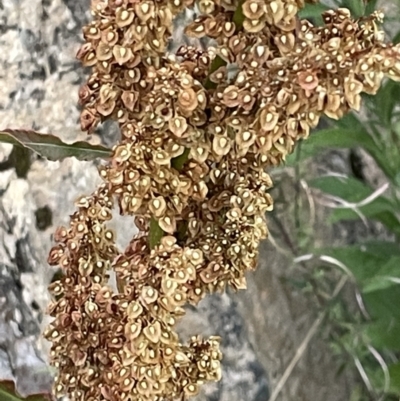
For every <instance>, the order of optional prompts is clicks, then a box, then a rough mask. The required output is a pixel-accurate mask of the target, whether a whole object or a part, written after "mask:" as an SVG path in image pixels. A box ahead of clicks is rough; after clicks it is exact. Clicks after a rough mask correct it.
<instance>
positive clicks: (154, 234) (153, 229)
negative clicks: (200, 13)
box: [149, 0, 245, 249]
mask: <svg viewBox="0 0 400 401" xmlns="http://www.w3.org/2000/svg"><path fill="white" fill-rule="evenodd" d="M244 1H245V0H240V1H239V5H238V7H237V9H236V11H235V13H234V14H233V18H232V21H233V22H234V23H235V25H236V32H237V31H238V30H240V29H242V27H243V21H244V15H243V9H242V5H243V3H244ZM226 64H227V63H226V61H225V60H223V59H222V58H221V57H220V56H217V57H215V59H214V60H213V62H212V63H211V66H210V72H209V75H211V74H212V73H213V72H215V71H217V70H218V68H220V67H222V66H224V65H226ZM204 87H205V89H214V88H215V87H216V84H215V83H214V82H212V81H210V78H207V81H206V82H205V84H204ZM189 152H190V149H185V151H184V152H183V153H182V154H181V155H180V156H178V157H175V158H174V159H172V160H171V166H172V167H173V168H175V169H176V170H178V171H181V170H182V168H183V166H184V165H185V163H186V162H187V160H188V158H189ZM183 227H184V226H183ZM185 231H186V230H185ZM163 236H164V231H163V230H162V229H161V228H160V226H159V225H158V221H157V220H156V219H155V218H154V217H152V218H151V220H150V232H149V245H150V249H153V248H154V247H156V246H157V245H158V244H159V243H160V241H161V238H162V237H163ZM178 236H179V237H181V238H183V236H184V233H183V231H182V227H181V229H180V230H179V233H178Z"/></svg>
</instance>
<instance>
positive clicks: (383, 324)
mask: <svg viewBox="0 0 400 401" xmlns="http://www.w3.org/2000/svg"><path fill="white" fill-rule="evenodd" d="M399 333H400V322H399V321H398V320H397V321H396V320H395V319H393V318H389V319H378V320H376V321H374V322H372V323H369V324H368V325H367V326H366V328H365V335H366V336H367V338H368V340H369V341H370V343H371V344H372V345H373V346H374V347H375V348H377V349H384V348H389V349H391V350H392V351H400V335H399Z"/></svg>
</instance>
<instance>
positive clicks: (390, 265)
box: [362, 256, 400, 340]
mask: <svg viewBox="0 0 400 401" xmlns="http://www.w3.org/2000/svg"><path fill="white" fill-rule="evenodd" d="M399 284H400V257H399V256H392V258H390V259H389V261H388V262H386V263H384V264H383V265H381V266H379V268H378V269H377V272H376V274H375V275H374V276H373V277H371V278H369V279H367V280H365V281H364V283H363V285H362V291H363V292H364V293H367V292H373V291H377V290H383V289H385V288H388V287H391V286H392V285H399ZM399 333H400V332H399ZM399 340H400V335H399Z"/></svg>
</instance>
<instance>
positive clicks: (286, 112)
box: [45, 0, 400, 401]
mask: <svg viewBox="0 0 400 401" xmlns="http://www.w3.org/2000/svg"><path fill="white" fill-rule="evenodd" d="M303 5H304V4H303V1H300V0H298V1H295V0H292V1H290V0H286V1H283V0H274V1H270V0H264V1H261V0H246V1H226V0H225V1H208V0H206V1H201V0H200V1H198V2H194V1H190V0H189V1H185V2H183V1H180V0H173V1H164V0H162V1H151V0H145V1H132V0H93V1H92V15H93V22H91V23H90V24H89V25H88V26H87V27H85V28H84V38H85V44H84V45H83V46H82V48H81V49H80V51H79V52H78V58H79V59H80V60H81V61H82V63H83V65H84V66H89V67H92V74H91V76H90V77H89V79H88V81H87V83H86V85H84V86H83V87H82V88H81V90H80V93H79V96H80V102H81V105H82V106H83V111H82V115H81V126H82V129H83V130H87V131H89V132H90V131H92V130H93V129H95V127H96V126H97V124H98V123H100V122H102V121H105V120H107V119H113V120H115V121H117V122H118V123H119V126H120V130H121V133H122V140H121V142H120V143H119V144H118V145H116V146H115V147H114V149H113V153H112V156H111V158H110V162H109V163H108V164H106V165H104V166H102V167H101V168H100V175H101V177H102V178H103V180H104V182H103V184H102V185H101V186H100V187H99V188H98V189H97V190H96V191H95V192H94V193H93V194H91V195H89V196H83V197H81V198H80V199H79V200H78V201H77V203H76V206H77V211H76V212H75V213H74V214H73V215H72V216H71V223H70V226H69V227H68V228H65V227H60V228H59V229H58V230H57V232H56V234H55V239H56V241H57V242H58V244H57V245H56V246H55V247H54V248H53V249H52V250H51V253H50V255H49V263H50V264H51V265H57V266H60V267H61V268H62V270H63V272H64V276H63V277H62V279H61V280H59V281H57V282H54V283H53V284H52V285H51V286H50V291H51V293H52V295H53V296H54V301H53V303H52V304H51V305H50V306H49V314H50V315H51V316H53V317H54V318H55V319H54V321H53V322H52V323H51V325H50V327H49V328H48V329H47V331H46V333H45V336H46V338H48V339H49V340H50V341H51V342H52V350H51V358H52V363H53V364H54V366H55V367H56V368H57V369H58V370H59V374H58V376H57V378H56V384H55V394H56V395H57V396H59V395H65V394H67V395H69V397H70V398H71V399H72V400H82V401H83V400H84V401H91V400H110V401H114V400H115V401H116V400H138V401H139V400H141V401H145V400H154V401H155V400H162V399H175V398H179V397H182V398H187V397H189V396H192V395H195V394H196V393H197V392H198V390H199V386H200V385H201V384H202V383H204V382H206V381H210V380H218V379H219V378H220V375H221V369H220V360H221V352H220V350H219V338H218V337H211V338H209V339H205V340H204V339H202V338H200V337H198V336H195V337H193V338H192V339H191V341H190V343H189V344H187V345H184V344H182V343H181V342H180V341H179V338H178V335H177V333H176V330H175V325H176V323H177V321H178V320H179V319H180V318H182V316H183V315H184V308H183V307H184V306H185V304H187V303H191V304H196V303H197V302H199V301H200V300H201V299H202V298H203V297H204V296H205V295H206V294H207V293H210V292H213V291H221V290H223V289H224V288H225V287H226V285H230V286H232V287H233V288H234V289H242V288H245V287H246V281H245V273H246V271H249V270H252V269H254V268H255V266H256V262H257V249H258V245H259V242H260V240H261V239H263V238H265V237H266V235H267V227H266V223H265V217H264V214H265V212H266V211H268V210H271V208H272V199H271V196H270V195H269V194H268V192H267V191H268V189H269V188H270V187H271V186H272V182H271V179H270V177H269V175H268V174H267V172H266V170H267V169H268V168H270V167H273V166H276V165H278V164H279V163H281V162H282V161H283V160H284V159H285V156H286V155H287V154H289V153H291V152H292V150H293V147H294V145H295V144H296V142H297V141H298V140H299V139H304V138H307V136H308V135H309V132H310V129H312V128H314V127H315V126H316V125H317V124H318V121H319V118H320V116H322V115H324V114H325V115H327V116H329V117H331V118H336V119H337V118H340V117H342V116H343V115H344V114H345V113H346V112H348V111H349V110H350V109H358V108H359V106H360V99H361V98H360V93H361V92H366V93H370V94H374V93H375V92H376V91H377V89H378V88H379V85H380V83H381V80H382V78H383V77H384V76H389V77H390V78H393V79H400V48H399V47H398V46H392V45H387V44H384V43H383V35H382V32H381V31H380V30H379V28H378V27H377V24H378V23H379V21H380V19H381V15H380V14H379V13H374V14H373V15H372V16H371V17H365V18H361V19H358V20H353V19H352V18H351V15H350V13H349V12H348V10H346V9H339V10H336V11H328V12H326V13H325V14H324V15H323V18H324V22H325V25H324V26H322V27H314V26H313V25H312V24H311V23H309V22H308V21H306V20H299V18H298V17H297V13H298V11H299V9H300V8H301V7H302V6H303ZM194 6H196V7H197V8H198V10H199V11H200V13H201V16H200V17H199V18H197V19H195V20H194V21H193V22H192V23H190V24H189V25H188V26H187V27H186V34H187V35H189V36H192V37H196V38H203V37H208V38H211V39H212V44H213V47H210V48H209V49H206V50H204V49H197V48H193V47H188V46H184V47H181V48H180V49H179V50H178V51H177V53H176V54H169V53H168V51H167V49H168V42H169V39H170V37H171V35H172V21H173V19H174V17H175V16H176V15H178V14H179V13H180V12H182V11H183V10H184V9H185V8H186V7H194ZM115 204H116V205H118V206H119V210H120V213H121V214H123V215H128V216H134V221H135V224H136V225H137V227H138V228H139V230H140V233H139V234H138V235H137V236H135V237H134V238H133V239H132V241H131V242H130V244H129V246H128V247H127V249H126V250H125V251H124V252H121V251H119V250H118V249H117V248H116V246H115V234H114V233H113V232H112V231H111V230H109V229H108V228H107V221H109V220H110V219H111V218H112V212H113V208H114V205H115ZM111 271H113V272H115V275H116V278H117V287H118V288H117V289H113V288H111V286H110V285H109V284H108V281H109V275H110V272H111Z"/></svg>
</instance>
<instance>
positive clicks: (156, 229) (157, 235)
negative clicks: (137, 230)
mask: <svg viewBox="0 0 400 401" xmlns="http://www.w3.org/2000/svg"><path fill="white" fill-rule="evenodd" d="M163 236H164V231H163V230H162V229H161V227H160V226H159V224H158V221H157V220H156V219H155V218H154V217H152V218H151V220H150V232H149V245H150V249H154V248H155V247H156V246H157V245H158V244H159V243H160V241H161V238H162V237H163Z"/></svg>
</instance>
